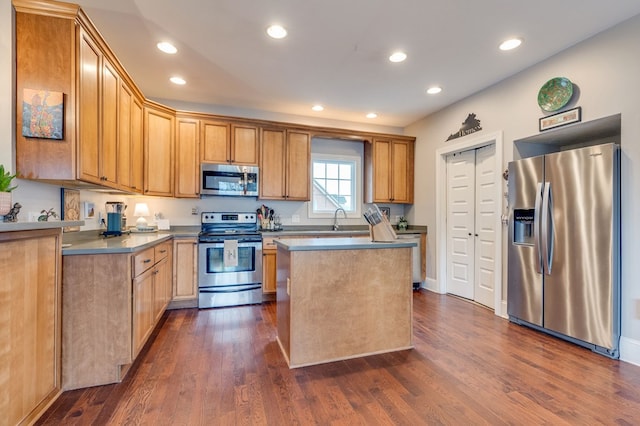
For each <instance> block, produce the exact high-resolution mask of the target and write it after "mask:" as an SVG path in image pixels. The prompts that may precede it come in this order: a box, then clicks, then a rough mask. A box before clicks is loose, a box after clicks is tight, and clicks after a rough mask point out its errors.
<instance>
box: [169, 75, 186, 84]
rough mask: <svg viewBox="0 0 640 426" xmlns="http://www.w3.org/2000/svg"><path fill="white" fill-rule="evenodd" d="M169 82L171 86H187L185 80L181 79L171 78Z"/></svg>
mask: <svg viewBox="0 0 640 426" xmlns="http://www.w3.org/2000/svg"><path fill="white" fill-rule="evenodd" d="M169 81H171V82H172V83H173V84H179V85H183V84H187V82H186V81H185V79H184V78H182V77H171V78H170V79H169Z"/></svg>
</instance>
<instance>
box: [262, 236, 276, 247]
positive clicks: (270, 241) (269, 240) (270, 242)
mask: <svg viewBox="0 0 640 426" xmlns="http://www.w3.org/2000/svg"><path fill="white" fill-rule="evenodd" d="M274 240H275V238H274V237H262V250H269V249H274V250H275V249H276V243H275V242H274Z"/></svg>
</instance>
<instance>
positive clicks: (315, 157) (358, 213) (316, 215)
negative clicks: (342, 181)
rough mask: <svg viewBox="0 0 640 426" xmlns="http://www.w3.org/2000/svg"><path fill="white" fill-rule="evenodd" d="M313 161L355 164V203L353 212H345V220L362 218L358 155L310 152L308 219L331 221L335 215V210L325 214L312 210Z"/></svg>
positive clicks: (359, 157) (360, 169)
mask: <svg viewBox="0 0 640 426" xmlns="http://www.w3.org/2000/svg"><path fill="white" fill-rule="evenodd" d="M315 161H324V162H330V161H336V162H338V161H342V162H349V163H353V164H355V171H354V181H355V182H354V184H353V189H354V198H355V200H354V203H355V210H354V211H352V212H346V213H347V218H348V219H358V218H361V217H362V184H363V182H362V158H361V156H359V155H337V154H325V153H322V152H312V153H311V179H310V182H309V184H310V185H311V187H310V188H309V189H310V191H311V195H310V196H311V200H310V201H309V202H308V203H307V204H308V206H309V207H308V213H307V214H308V217H309V218H310V219H329V218H330V219H333V217H334V214H335V210H334V211H332V212H326V213H321V212H315V211H314V210H313V185H314V178H313V164H314V162H315ZM342 217H343V216H342V214H340V218H342Z"/></svg>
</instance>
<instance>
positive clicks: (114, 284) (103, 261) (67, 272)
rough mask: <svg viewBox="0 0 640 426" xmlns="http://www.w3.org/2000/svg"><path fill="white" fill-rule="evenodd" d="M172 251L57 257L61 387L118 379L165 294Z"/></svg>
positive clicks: (165, 247) (161, 246) (165, 245)
mask: <svg viewBox="0 0 640 426" xmlns="http://www.w3.org/2000/svg"><path fill="white" fill-rule="evenodd" d="M172 252H173V242H172V241H164V242H161V243H158V244H157V245H155V246H153V247H150V248H147V249H144V250H142V251H139V252H135V253H117V254H95V255H73V256H64V257H63V278H62V287H63V312H64V316H63V323H62V328H63V331H62V335H63V338H62V340H63V342H62V388H63V389H64V390H70V389H78V388H84V387H89V386H97V385H104V384H109V383H117V382H120V381H122V379H123V378H124V376H125V375H126V373H127V371H128V370H129V368H130V367H131V364H132V363H133V361H134V360H135V358H136V356H137V355H138V353H139V352H140V350H141V349H142V347H143V346H144V344H145V343H146V341H147V340H148V338H149V336H150V335H151V332H152V331H153V329H154V327H155V326H156V324H157V321H158V319H159V318H160V317H161V316H162V313H163V312H164V310H165V308H166V306H167V304H168V302H169V300H170V298H171V286H172V282H171V281H172V280H171V276H172V271H171V266H172Z"/></svg>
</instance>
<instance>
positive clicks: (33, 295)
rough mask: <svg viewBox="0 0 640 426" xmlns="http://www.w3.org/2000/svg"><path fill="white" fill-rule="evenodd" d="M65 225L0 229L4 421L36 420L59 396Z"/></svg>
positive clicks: (0, 367)
mask: <svg viewBox="0 0 640 426" xmlns="http://www.w3.org/2000/svg"><path fill="white" fill-rule="evenodd" d="M61 239H62V234H61V230H60V229H59V228H58V229H51V230H42V231H21V232H4V233H0V273H1V274H2V279H0V300H1V301H2V302H1V303H2V310H1V311H0V348H2V350H0V395H1V397H0V413H2V420H0V423H2V424H7V425H17V424H32V423H33V422H34V421H35V420H36V419H37V418H38V417H39V416H40V415H41V414H42V413H43V412H44V411H45V410H46V409H47V407H48V406H49V405H50V404H52V403H53V402H54V401H55V400H56V399H57V398H58V396H59V395H60V392H61V390H60V389H61V382H60V381H61V377H60V348H61V340H60V339H61V333H60V330H61V309H60V303H61V268H60V266H61Z"/></svg>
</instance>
